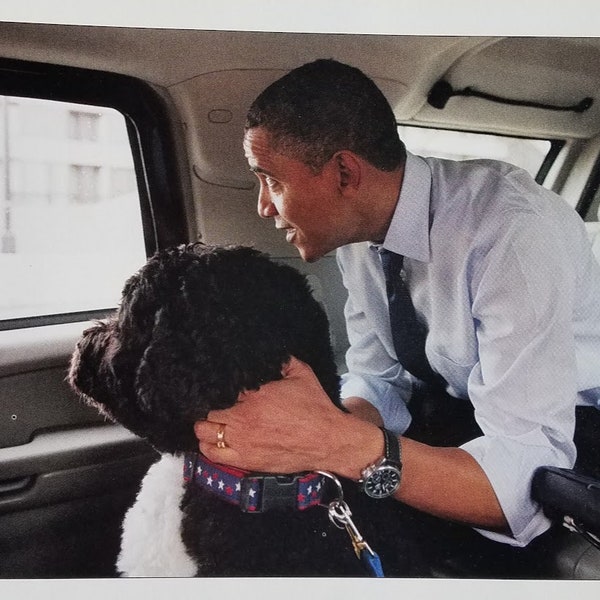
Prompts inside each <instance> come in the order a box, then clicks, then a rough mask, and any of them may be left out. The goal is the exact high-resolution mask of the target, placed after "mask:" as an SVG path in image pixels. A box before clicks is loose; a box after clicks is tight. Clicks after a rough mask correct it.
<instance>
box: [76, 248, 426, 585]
mask: <svg viewBox="0 0 600 600" xmlns="http://www.w3.org/2000/svg"><path fill="white" fill-rule="evenodd" d="M292 355H293V356H296V357H298V358H299V359H300V360H302V361H304V362H306V363H307V364H308V365H310V366H311V367H312V369H313V370H314V372H315V374H316V375H317V377H318V379H319V381H320V382H321V385H322V386H323V388H324V389H325V391H326V392H327V394H328V395H329V397H330V398H331V400H332V402H334V403H335V404H336V405H337V406H339V407H340V409H342V407H341V404H340V400H339V379H338V376H337V373H336V366H335V362H334V358H333V352H332V349H331V345H330V341H329V327H328V322H327V318H326V316H325V312H324V311H323V309H322V308H321V306H320V305H319V303H318V302H317V301H316V300H315V299H314V298H313V297H312V295H311V291H310V288H309V286H308V284H307V282H306V279H305V278H304V277H303V276H302V275H301V274H300V273H299V272H298V271H296V270H295V269H292V268H291V267H288V266H285V265H281V264H277V263H275V262H273V261H271V260H270V259H269V258H268V257H267V256H266V255H264V254H261V253H260V252H258V251H256V250H253V249H250V248H245V247H228V248H221V247H208V246H203V245H199V244H196V245H190V246H186V247H183V246H182V247H179V248H173V249H170V250H166V251H162V252H160V253H158V254H157V255H155V256H154V257H153V258H151V259H150V260H149V261H148V263H147V264H146V265H145V266H144V267H143V268H142V269H141V270H140V271H139V272H138V273H137V274H135V275H134V276H133V277H131V278H130V279H129V280H128V281H127V283H126V284H125V287H124V290H123V298H122V302H121V305H120V307H119V309H118V311H117V312H116V314H115V315H114V316H112V317H111V318H109V319H108V320H107V321H106V322H103V323H97V324H96V325H95V326H94V327H93V328H91V329H88V330H87V331H85V332H84V334H83V337H82V339H81V340H80V342H79V343H78V345H77V350H76V351H75V354H74V356H73V359H72V364H71V369H70V374H69V381H70V384H71V385H72V387H73V388H74V389H75V390H77V391H78V392H79V393H80V394H82V395H83V396H84V398H85V399H86V400H87V401H88V402H89V403H91V404H93V405H95V406H96V407H98V408H99V409H100V410H101V411H102V412H104V413H105V414H107V415H108V416H109V417H111V418H112V419H114V420H117V421H119V422H120V423H122V424H123V425H124V426H125V427H127V428H128V429H130V430H131V431H133V432H134V433H136V434H138V435H140V436H142V437H145V438H146V439H147V440H149V441H150V443H151V444H153V445H154V446H155V447H156V448H157V449H158V450H160V451H162V452H171V453H181V452H184V451H197V440H196V437H195V436H194V432H193V424H194V422H195V421H197V420H198V419H202V418H204V417H206V415H207V413H208V412H209V411H210V410H212V409H216V408H226V407H229V406H231V405H233V404H234V403H235V402H236V399H237V397H238V394H239V393H240V392H241V391H242V390H245V389H256V388H258V387H259V386H260V385H261V384H263V383H265V382H268V381H272V380H276V379H279V378H281V369H282V365H283V364H284V363H285V362H286V361H287V360H288V359H289V358H290V356H292ZM342 410H343V409H342ZM346 487H347V488H349V494H350V496H349V497H350V500H349V502H350V503H351V506H352V509H353V511H354V513H355V515H356V516H357V519H356V521H357V523H358V524H359V526H360V527H361V528H362V529H363V530H364V534H365V536H366V537H368V539H370V541H371V542H372V543H373V545H374V546H375V547H376V549H378V550H379V551H380V553H381V554H382V559H383V562H384V566H385V567H386V569H387V570H388V573H389V574H396V575H402V574H404V575H406V574H409V573H410V574H412V575H416V574H420V573H418V571H416V570H415V569H414V568H411V567H410V565H409V563H408V557H409V553H408V552H407V551H406V546H407V544H408V538H409V536H408V535H407V530H406V524H407V521H406V518H405V519H404V522H403V521H402V520H401V519H400V518H399V511H400V510H401V509H400V505H399V504H398V503H397V502H395V501H393V500H388V501H384V502H382V501H372V500H370V499H368V498H366V496H364V495H363V494H360V493H357V490H356V486H355V485H354V484H352V483H351V482H346ZM182 508H183V511H184V515H185V516H184V520H183V523H182V539H183V541H184V543H185V545H186V547H187V549H188V551H189V553H190V555H191V556H193V557H194V558H195V560H196V561H197V564H198V568H199V573H200V574H202V575H361V574H364V570H363V569H362V567H361V565H360V563H359V561H358V560H357V559H356V557H355V555H354V553H353V551H352V547H351V545H350V540H349V538H348V536H347V534H346V532H345V531H341V530H339V529H337V528H335V527H334V526H332V525H331V524H330V523H329V521H328V517H327V513H326V511H325V510H324V509H322V508H314V509H310V510H307V511H304V512H302V513H300V512H293V511H283V512H282V511H272V512H268V513H264V514H245V513H242V512H241V511H240V510H239V508H237V507H234V506H232V505H229V504H227V503H226V502H224V501H222V500H221V499H219V498H217V497H216V496H214V495H213V494H211V493H210V492H207V491H205V490H203V489H200V488H198V487H196V486H195V485H194V484H190V485H188V489H187V490H186V494H185V496H184V499H183V503H182ZM410 518H411V517H409V520H410ZM148 535H149V536H150V537H151V536H152V533H151V532H148ZM413 563H414V551H413ZM415 564H417V563H415Z"/></svg>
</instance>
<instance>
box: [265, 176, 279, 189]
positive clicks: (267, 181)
mask: <svg viewBox="0 0 600 600" xmlns="http://www.w3.org/2000/svg"><path fill="white" fill-rule="evenodd" d="M265 184H266V185H267V187H269V188H271V189H273V188H274V187H276V186H277V180H275V179H273V178H272V177H268V176H267V177H265Z"/></svg>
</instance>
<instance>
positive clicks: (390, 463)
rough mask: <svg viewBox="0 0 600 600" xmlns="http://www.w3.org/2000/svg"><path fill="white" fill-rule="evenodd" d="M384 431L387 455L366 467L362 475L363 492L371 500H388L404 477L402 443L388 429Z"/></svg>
mask: <svg viewBox="0 0 600 600" xmlns="http://www.w3.org/2000/svg"><path fill="white" fill-rule="evenodd" d="M380 429H381V431H383V438H384V442H385V454H384V456H383V457H382V458H380V459H379V460H378V461H377V462H376V463H374V464H372V465H369V466H367V467H365V468H364V469H363V471H362V473H361V477H362V479H360V480H359V481H358V483H359V484H361V489H362V491H363V492H364V493H365V494H367V496H370V497H371V498H387V497H388V496H391V495H392V494H393V493H394V492H395V491H396V490H397V489H398V486H399V485H400V478H401V476H402V460H401V458H400V443H399V442H398V438H397V437H396V436H395V435H394V434H393V433H392V432H391V431H388V430H387V429H384V428H383V427H380Z"/></svg>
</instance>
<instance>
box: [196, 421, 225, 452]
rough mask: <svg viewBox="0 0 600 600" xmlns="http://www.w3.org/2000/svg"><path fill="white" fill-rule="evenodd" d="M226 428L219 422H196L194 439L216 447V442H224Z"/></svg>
mask: <svg viewBox="0 0 600 600" xmlns="http://www.w3.org/2000/svg"><path fill="white" fill-rule="evenodd" d="M226 431H227V427H226V425H225V424H224V423H221V422H220V421H196V422H195V423H194V433H195V434H196V437H197V438H198V439H199V440H200V441H201V442H204V443H206V444H213V445H215V446H216V445H217V442H219V441H221V442H225V444H226V443H227V442H226V441H225V436H226Z"/></svg>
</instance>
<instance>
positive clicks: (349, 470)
mask: <svg viewBox="0 0 600 600" xmlns="http://www.w3.org/2000/svg"><path fill="white" fill-rule="evenodd" d="M350 400H351V401H350V402H349V405H350V408H352V407H353V408H354V410H355V411H356V409H357V406H360V405H361V404H362V403H363V402H364V403H365V404H366V401H361V399H356V398H354V399H350ZM371 408H372V407H371ZM364 410H365V407H364V406H362V409H360V408H359V410H358V411H357V412H355V414H352V413H344V412H342V411H340V410H339V409H338V408H337V407H335V406H334V405H333V404H332V403H331V400H330V399H329V398H328V397H327V395H326V394H325V392H324V391H323V389H322V388H321V386H320V384H319V382H318V381H317V379H316V377H315V375H314V373H313V372H312V370H311V369H310V368H309V367H308V366H307V365H305V364H303V363H301V362H300V361H298V360H296V359H292V360H291V361H290V364H289V365H288V367H287V370H286V373H285V377H284V379H282V380H280V381H274V382H271V383H268V384H266V385H264V386H262V387H261V388H260V389H259V390H257V391H250V392H246V393H244V394H242V395H241V396H240V401H239V402H238V404H236V405H235V406H234V407H232V408H229V409H227V410H217V411H211V412H210V413H209V415H208V420H207V421H200V422H198V423H197V424H196V428H195V430H196V435H197V436H198V438H199V439H200V440H201V441H200V451H201V452H202V453H203V454H205V455H206V456H207V457H208V458H209V459H210V460H214V461H216V462H222V463H226V464H230V465H233V466H237V467H239V468H242V469H248V470H258V471H267V472H275V473H292V472H296V471H313V470H324V471H331V472H333V473H336V474H338V475H340V476H342V477H347V478H349V479H353V480H358V479H359V478H360V476H361V471H362V470H363V469H364V468H365V467H366V466H367V465H368V464H371V463H373V462H375V461H376V460H377V459H378V458H380V457H381V456H382V455H383V435H382V433H381V431H380V429H379V427H378V426H377V424H376V422H377V419H376V416H375V415H374V413H373V412H372V410H370V409H369V408H366V411H367V412H366V413H365V412H361V411H364ZM373 410H374V409H373ZM359 413H360V416H367V418H368V420H363V418H360V417H359V416H357V415H358V414H359ZM373 419H374V420H375V422H373ZM219 423H224V424H225V425H226V427H225V442H226V444H227V448H223V449H219V448H217V447H216V441H217V430H218V428H219ZM400 442H401V444H402V453H403V459H402V462H403V474H402V483H401V485H400V488H399V489H398V491H397V492H396V498H397V499H398V500H401V501H403V502H405V503H407V504H409V505H411V506H413V507H415V508H418V509H421V510H424V511H427V512H429V513H431V514H434V515H437V516H440V517H442V518H445V519H449V520H455V521H460V522H463V523H468V524H471V525H474V526H478V527H482V528H486V529H496V530H505V529H506V527H507V525H506V520H505V518H504V515H503V513H502V509H501V508H500V505H499V503H498V500H497V499H496V496H495V494H494V492H493V490H492V488H491V486H490V484H489V481H488V480H487V477H486V476H485V473H484V472H483V471H482V469H481V467H479V465H478V464H477V462H476V461H475V460H474V459H473V458H472V457H471V456H470V455H469V454H468V453H467V452H465V451H463V450H460V449H458V448H434V447H431V446H427V445H425V444H421V443H418V442H415V441H413V440H409V439H407V438H400Z"/></svg>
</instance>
